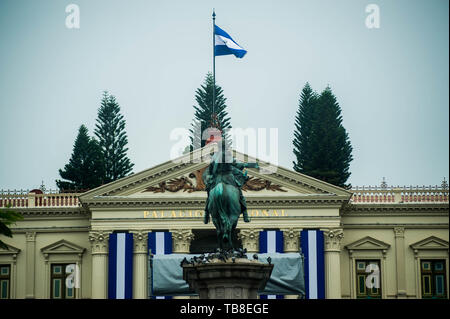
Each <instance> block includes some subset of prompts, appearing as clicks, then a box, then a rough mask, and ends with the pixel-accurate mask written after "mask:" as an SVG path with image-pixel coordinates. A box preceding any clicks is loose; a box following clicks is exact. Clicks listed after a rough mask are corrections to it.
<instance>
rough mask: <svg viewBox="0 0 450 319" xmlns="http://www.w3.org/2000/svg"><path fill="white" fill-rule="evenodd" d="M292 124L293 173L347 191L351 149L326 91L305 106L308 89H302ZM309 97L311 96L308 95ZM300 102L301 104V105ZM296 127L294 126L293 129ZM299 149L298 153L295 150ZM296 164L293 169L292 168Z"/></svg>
mask: <svg viewBox="0 0 450 319" xmlns="http://www.w3.org/2000/svg"><path fill="white" fill-rule="evenodd" d="M305 88H306V91H305V89H304V91H303V93H305V94H302V98H301V101H300V107H299V112H298V116H297V119H298V121H297V122H296V129H297V131H296V132H295V136H296V139H295V140H294V153H295V154H296V156H297V163H294V169H296V170H297V171H299V172H301V173H303V174H306V175H309V176H312V177H315V178H317V179H320V180H323V181H325V182H328V183H330V184H333V185H336V186H340V187H344V188H349V187H351V185H350V184H346V182H347V180H348V178H349V177H350V174H351V173H350V172H349V168H350V162H351V161H352V160H353V157H352V146H351V143H350V140H349V137H348V134H347V132H346V130H345V128H344V127H343V126H342V114H341V108H340V106H339V103H338V102H337V100H336V97H335V96H334V94H333V92H332V90H331V88H330V87H327V88H326V89H325V90H324V91H323V92H322V93H321V94H320V96H319V97H313V98H312V100H311V102H312V103H310V105H309V106H306V107H305V108H302V105H303V106H305V105H307V104H308V103H306V101H307V100H308V96H309V95H308V94H314V93H311V92H310V93H308V92H309V89H308V88H307V87H306V86H305ZM311 96H312V95H311ZM302 102H303V103H302ZM297 124H298V126H297ZM299 148H300V150H299ZM296 164H297V166H296Z"/></svg>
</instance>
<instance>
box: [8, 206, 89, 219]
mask: <svg viewBox="0 0 450 319" xmlns="http://www.w3.org/2000/svg"><path fill="white" fill-rule="evenodd" d="M15 211H17V212H19V213H20V214H22V216H23V217H24V218H25V219H33V218H39V219H40V220H44V219H46V218H50V219H53V218H60V217H61V218H81V219H86V218H89V216H90V214H89V211H87V210H86V209H84V208H83V207H45V208H20V209H15Z"/></svg>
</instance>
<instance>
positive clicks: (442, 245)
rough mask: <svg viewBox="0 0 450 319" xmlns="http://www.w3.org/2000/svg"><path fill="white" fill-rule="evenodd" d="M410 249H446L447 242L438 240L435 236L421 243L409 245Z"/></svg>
mask: <svg viewBox="0 0 450 319" xmlns="http://www.w3.org/2000/svg"><path fill="white" fill-rule="evenodd" d="M410 246H411V248H412V249H414V250H415V249H447V250H448V241H445V240H443V239H440V238H438V237H435V236H430V237H428V238H425V239H423V240H421V241H418V242H416V243H414V244H411V245H410Z"/></svg>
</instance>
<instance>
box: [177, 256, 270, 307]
mask: <svg viewBox="0 0 450 319" xmlns="http://www.w3.org/2000/svg"><path fill="white" fill-rule="evenodd" d="M182 267H183V279H184V280H185V281H186V282H187V283H188V284H189V287H190V288H191V289H192V290H194V291H195V292H196V293H198V294H199V296H200V299H257V298H258V291H262V290H263V289H264V287H265V286H266V283H267V281H268V280H269V278H270V275H271V274H272V269H273V264H264V263H262V262H260V261H256V260H252V261H250V260H248V259H245V258H235V259H233V260H232V259H231V258H229V259H227V260H226V261H223V260H219V259H214V260H211V261H209V262H207V263H198V264H184V265H182Z"/></svg>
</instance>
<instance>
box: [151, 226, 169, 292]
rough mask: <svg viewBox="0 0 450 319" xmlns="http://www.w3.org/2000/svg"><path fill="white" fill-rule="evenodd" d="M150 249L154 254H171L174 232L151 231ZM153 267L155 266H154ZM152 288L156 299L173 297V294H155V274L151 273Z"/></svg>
mask: <svg viewBox="0 0 450 319" xmlns="http://www.w3.org/2000/svg"><path fill="white" fill-rule="evenodd" d="M148 249H149V252H150V253H151V254H153V255H169V254H171V253H172V233H171V232H161V231H159V232H151V233H148ZM152 269H153V268H152ZM151 280H152V282H151V290H152V298H154V299H172V297H171V296H154V295H153V274H151Z"/></svg>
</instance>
